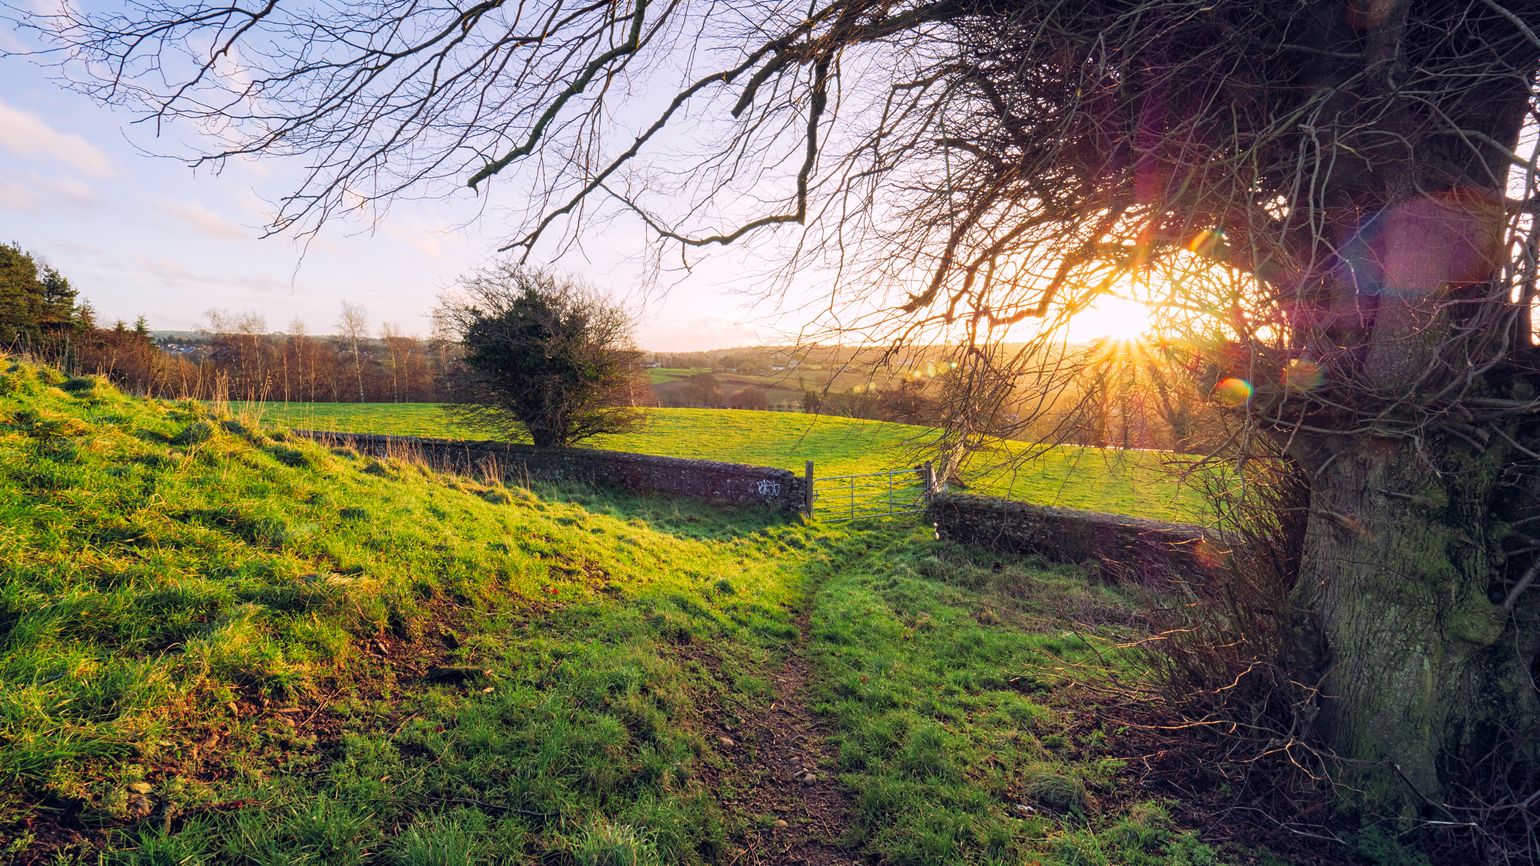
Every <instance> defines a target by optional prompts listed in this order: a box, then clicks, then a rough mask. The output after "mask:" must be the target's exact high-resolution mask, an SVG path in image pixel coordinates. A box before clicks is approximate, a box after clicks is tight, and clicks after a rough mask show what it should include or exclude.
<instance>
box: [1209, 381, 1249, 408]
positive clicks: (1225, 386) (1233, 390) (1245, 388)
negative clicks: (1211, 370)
mask: <svg viewBox="0 0 1540 866" xmlns="http://www.w3.org/2000/svg"><path fill="white" fill-rule="evenodd" d="M1214 399H1215V400H1218V401H1219V403H1220V405H1223V406H1228V407H1230V408H1231V409H1235V408H1239V407H1241V406H1244V405H1246V403H1247V401H1249V400H1250V399H1251V383H1250V382H1247V381H1246V380H1245V379H1240V378H1237V377H1235V376H1226V377H1224V378H1223V379H1220V380H1219V383H1218V384H1216V385H1215V386H1214Z"/></svg>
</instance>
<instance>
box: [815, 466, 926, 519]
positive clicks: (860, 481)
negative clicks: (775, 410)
mask: <svg viewBox="0 0 1540 866" xmlns="http://www.w3.org/2000/svg"><path fill="white" fill-rule="evenodd" d="M808 480H809V497H808V507H807V510H808V513H809V514H812V515H816V516H818V517H821V518H823V519H825V520H864V519H877V518H883V517H896V516H899V515H904V514H916V513H919V512H923V511H924V510H925V509H926V507H927V506H929V504H930V496H931V492H932V490H933V489H934V487H935V475H934V472H933V471H932V469H931V465H930V464H929V463H925V464H922V465H920V466H915V467H911V468H907V469H889V470H884V471H882V472H863V473H860V474H856V475H829V476H825V477H823V478H819V477H817V476H815V475H813V473H812V466H811V464H809V467H808Z"/></svg>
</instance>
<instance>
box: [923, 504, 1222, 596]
mask: <svg viewBox="0 0 1540 866" xmlns="http://www.w3.org/2000/svg"><path fill="white" fill-rule="evenodd" d="M929 514H930V518H931V520H933V521H934V522H935V524H936V532H937V533H938V534H939V535H940V536H941V537H943V538H947V539H951V540H953V541H958V542H961V543H964V544H972V545H976V546H979V547H985V548H988V549H990V550H998V551H1001V552H1004V553H1025V554H1036V555H1038V556H1042V557H1043V558H1045V559H1048V560H1051V561H1053V562H1067V563H1076V564H1086V565H1088V566H1089V567H1091V568H1092V569H1093V570H1095V571H1096V572H1098V573H1099V574H1100V575H1101V576H1102V577H1103V579H1106V580H1109V581H1112V580H1115V581H1125V582H1134V583H1140V584H1145V585H1158V584H1161V583H1165V582H1168V581H1171V580H1173V579H1176V580H1184V581H1193V580H1197V581H1202V580H1204V579H1205V578H1206V577H1207V576H1208V575H1209V574H1211V573H1212V572H1213V569H1215V568H1216V567H1217V566H1218V565H1219V564H1220V562H1221V561H1222V559H1223V556H1224V553H1223V550H1222V549H1221V548H1222V545H1221V544H1220V542H1219V539H1218V538H1217V537H1215V536H1214V535H1212V534H1211V533H1209V532H1208V531H1207V530H1205V529H1203V528H1202V527H1199V526H1190V525H1186V524H1180V523H1162V522H1159V521H1154V520H1141V519H1139V518H1137V517H1125V516H1123V515H1120V514H1103V513H1101V512H1096V511H1081V510H1078V509H1073V508H1052V507H1049V506H1043V505H1032V504H1029V503H1026V502H1015V501H1012V500H1008V499H997V498H994V497H991V496H973V495H968V494H952V493H940V494H937V495H936V496H935V497H934V498H933V499H932V500H931V504H930V510H929Z"/></svg>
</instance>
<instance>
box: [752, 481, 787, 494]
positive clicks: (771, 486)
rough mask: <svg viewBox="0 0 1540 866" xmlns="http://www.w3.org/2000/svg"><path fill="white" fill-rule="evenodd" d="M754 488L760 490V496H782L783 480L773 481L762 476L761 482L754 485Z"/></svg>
mask: <svg viewBox="0 0 1540 866" xmlns="http://www.w3.org/2000/svg"><path fill="white" fill-rule="evenodd" d="M754 489H755V490H756V491H758V493H759V495H760V496H780V495H781V482H779V481H771V480H770V479H768V478H761V479H760V480H759V483H758V484H756V485H754Z"/></svg>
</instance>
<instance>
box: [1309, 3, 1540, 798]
mask: <svg viewBox="0 0 1540 866" xmlns="http://www.w3.org/2000/svg"><path fill="white" fill-rule="evenodd" d="M1361 5H1362V4H1361ZM1321 8H1322V9H1323V10H1325V13H1327V14H1323V16H1322V18H1321V19H1320V27H1321V29H1320V31H1318V32H1317V34H1316V38H1317V40H1318V44H1319V45H1320V46H1321V47H1323V48H1326V49H1329V50H1330V51H1332V52H1335V53H1336V54H1337V56H1338V57H1339V58H1340V59H1337V60H1333V61H1327V62H1323V63H1321V64H1320V65H1319V67H1318V68H1317V70H1316V72H1315V75H1314V76H1313V80H1314V81H1313V83H1315V84H1316V85H1318V86H1320V87H1322V88H1323V92H1328V93H1330V94H1331V95H1330V96H1329V97H1327V98H1326V99H1325V101H1324V102H1323V107H1322V109H1321V111H1320V113H1319V115H1318V116H1317V118H1316V121H1315V122H1316V126H1317V128H1318V130H1319V132H1318V140H1319V141H1320V142H1321V145H1320V150H1319V152H1318V154H1317V159H1318V162H1317V163H1316V165H1317V166H1318V167H1319V168H1318V170H1319V177H1318V179H1317V183H1318V185H1316V186H1315V187H1314V188H1313V189H1312V190H1310V191H1308V192H1307V193H1305V194H1303V195H1302V197H1301V198H1300V200H1298V201H1297V202H1296V203H1295V207H1294V216H1295V218H1296V219H1297V220H1298V222H1297V224H1296V225H1297V227H1298V230H1299V236H1300V238H1301V241H1300V243H1299V247H1301V248H1306V247H1308V248H1309V249H1310V250H1312V251H1311V252H1310V253H1308V254H1307V255H1306V256H1304V258H1306V259H1307V260H1309V261H1310V262H1311V265H1310V266H1309V267H1308V268H1307V269H1306V272H1305V273H1302V274H1301V275H1300V278H1301V281H1302V282H1301V284H1300V285H1301V288H1300V290H1299V296H1300V297H1301V298H1302V299H1304V303H1302V304H1301V305H1300V308H1299V319H1298V321H1297V322H1296V323H1295V330H1296V345H1297V347H1298V349H1299V350H1300V353H1301V357H1304V358H1312V359H1319V360H1320V361H1321V363H1322V366H1323V367H1324V369H1325V373H1326V385H1325V388H1324V390H1323V392H1322V393H1321V394H1318V395H1316V396H1317V397H1319V398H1321V399H1319V401H1318V402H1317V403H1316V404H1315V405H1314V406H1313V407H1312V409H1311V410H1310V411H1309V413H1307V415H1308V420H1307V421H1306V422H1305V423H1304V424H1303V425H1302V426H1301V427H1297V428H1291V429H1288V430H1285V431H1281V432H1282V437H1283V439H1284V440H1285V441H1286V442H1287V443H1288V446H1289V448H1290V450H1291V452H1292V453H1293V455H1294V456H1295V457H1296V458H1297V459H1298V461H1299V464H1300V465H1301V466H1302V467H1304V468H1305V470H1306V471H1307V473H1308V474H1309V484H1310V489H1311V501H1310V513H1309V516H1308V521H1307V528H1306V532H1305V537H1304V540H1303V546H1302V549H1301V551H1300V554H1301V555H1300V572H1299V576H1298V577H1299V579H1298V583H1297V584H1296V586H1295V590H1294V598H1295V602H1296V607H1297V609H1298V610H1299V611H1301V612H1303V613H1304V614H1305V615H1306V618H1307V619H1308V620H1309V621H1311V622H1312V624H1313V626H1314V628H1313V629H1312V630H1311V631H1312V632H1313V633H1312V634H1311V641H1312V643H1313V644H1314V646H1313V647H1312V649H1313V650H1314V651H1315V652H1316V653H1317V654H1318V655H1319V658H1318V661H1319V669H1320V673H1321V676H1322V682H1321V694H1320V702H1319V715H1318V717H1317V719H1316V733H1317V734H1318V736H1319V737H1320V739H1321V740H1322V741H1323V742H1324V743H1325V744H1326V745H1327V746H1328V747H1330V748H1331V749H1332V750H1333V751H1334V752H1336V753H1337V754H1338V755H1339V756H1340V757H1341V758H1343V759H1345V760H1344V763H1343V770H1342V772H1341V777H1342V780H1343V781H1346V782H1348V784H1349V785H1351V786H1352V787H1354V788H1357V789H1358V790H1359V791H1361V798H1362V801H1363V802H1364V803H1366V804H1367V805H1369V806H1371V807H1373V808H1376V809H1387V808H1388V809H1389V810H1391V811H1393V812H1398V813H1400V814H1402V815H1406V816H1410V815H1413V814H1416V813H1418V812H1423V813H1429V812H1432V813H1440V812H1441V811H1442V809H1443V805H1444V803H1445V802H1446V798H1447V797H1448V796H1449V795H1450V794H1451V793H1452V788H1453V785H1454V784H1455V783H1456V782H1457V780H1459V779H1460V776H1461V773H1462V772H1465V771H1469V770H1470V769H1471V768H1472V767H1473V766H1474V764H1475V763H1476V762H1477V761H1478V760H1483V759H1484V760H1487V761H1490V762H1491V763H1490V764H1489V765H1486V766H1487V768H1488V770H1491V769H1492V768H1495V767H1498V766H1500V765H1501V764H1502V762H1503V760H1504V759H1508V760H1512V759H1518V760H1520V761H1525V762H1529V764H1530V766H1533V758H1534V757H1535V756H1534V754H1532V753H1533V752H1534V751H1535V740H1534V734H1535V733H1536V732H1537V731H1540V727H1537V722H1540V703H1537V699H1536V689H1535V683H1534V680H1533V679H1532V678H1531V676H1530V671H1531V666H1532V664H1533V663H1534V661H1535V658H1536V649H1537V646H1536V634H1537V629H1536V622H1537V621H1536V618H1535V616H1536V609H1535V605H1534V602H1533V601H1532V600H1531V599H1530V598H1529V597H1528V596H1526V595H1524V594H1523V593H1520V595H1519V597H1517V598H1515V599H1513V600H1512V602H1511V604H1508V603H1507V602H1509V598H1508V595H1509V594H1510V593H1511V591H1512V590H1513V588H1514V586H1515V584H1516V583H1517V582H1518V579H1516V574H1518V573H1522V572H1523V571H1525V569H1526V563H1527V562H1528V561H1529V560H1531V559H1532V558H1533V554H1527V555H1526V554H1520V553H1518V552H1516V550H1515V548H1514V547H1513V545H1512V544H1511V540H1507V536H1508V530H1509V523H1508V521H1509V520H1510V519H1512V517H1513V516H1514V515H1515V514H1516V513H1522V512H1523V511H1524V510H1525V509H1526V508H1528V509H1534V508H1535V507H1537V506H1540V503H1534V502H1529V503H1525V502H1523V501H1522V499H1523V497H1525V496H1532V495H1533V491H1534V488H1533V486H1530V485H1527V484H1526V483H1525V482H1523V481H1517V482H1516V478H1517V477H1518V476H1519V475H1521V474H1522V473H1519V472H1516V469H1517V468H1518V467H1517V462H1516V461H1517V458H1518V457H1519V456H1521V455H1522V453H1523V450H1522V448H1519V447H1517V446H1518V444H1519V443H1518V442H1516V441H1515V438H1513V437H1515V435H1517V437H1518V440H1519V441H1520V442H1521V441H1522V439H1523V437H1524V436H1525V435H1533V431H1532V430H1531V431H1524V430H1521V429H1520V428H1521V426H1522V425H1516V424H1515V423H1514V422H1513V420H1512V419H1509V420H1508V421H1507V422H1506V423H1508V424H1509V426H1508V427H1506V428H1501V429H1499V428H1500V427H1501V424H1500V423H1499V422H1493V421H1483V420H1482V419H1481V418H1480V417H1479V413H1473V412H1470V411H1469V409H1468V405H1466V404H1463V403H1462V402H1461V401H1463V400H1465V399H1467V398H1471V397H1479V398H1485V397H1490V396H1497V397H1501V396H1509V395H1511V394H1513V393H1514V389H1515V387H1517V386H1518V383H1516V382H1514V381H1512V380H1511V379H1509V378H1505V375H1506V374H1505V372H1504V371H1505V370H1509V369H1512V368H1511V367H1509V366H1505V364H1504V360H1505V358H1507V357H1509V355H1510V353H1512V352H1513V350H1514V347H1513V345H1512V344H1504V343H1503V342H1502V341H1497V340H1491V339H1489V337H1490V335H1491V330H1492V328H1493V327H1495V326H1496V325H1497V323H1500V322H1503V321H1507V320H1509V319H1504V317H1503V312H1504V307H1505V305H1506V306H1507V307H1509V308H1511V301H1510V300H1509V298H1508V296H1507V293H1506V290H1504V289H1503V288H1502V284H1501V283H1499V282H1498V281H1497V277H1498V273H1497V269H1498V263H1499V262H1500V261H1501V260H1503V258H1504V257H1505V255H1506V253H1505V251H1504V250H1503V249H1502V236H1503V227H1504V220H1505V216H1504V210H1503V206H1502V204H1501V202H1502V199H1503V194H1504V186H1505V183H1506V180H1507V176H1508V168H1509V162H1508V159H1507V156H1506V152H1507V151H1509V150H1511V149H1512V148H1513V147H1514V146H1515V145H1516V143H1517V140H1518V136H1519V131H1520V129H1521V127H1522V124H1523V119H1524V114H1525V108H1526V105H1527V102H1528V100H1529V98H1530V94H1529V91H1528V87H1529V79H1530V75H1532V72H1533V69H1532V61H1533V58H1532V57H1531V54H1532V53H1533V52H1532V51H1531V50H1530V49H1529V48H1528V47H1527V46H1521V48H1516V49H1512V50H1513V51H1515V52H1516V53H1515V54H1514V55H1513V56H1512V57H1511V58H1503V59H1501V60H1496V61H1494V62H1492V63H1490V64H1489V65H1487V66H1485V67H1466V66H1462V65H1461V64H1464V63H1465V62H1466V60H1465V56H1464V55H1460V54H1459V53H1458V52H1456V53H1451V54H1442V53H1440V52H1442V51H1443V50H1444V49H1443V47H1442V46H1441V44H1439V43H1436V42H1429V43H1428V44H1422V43H1421V42H1418V40H1423V41H1427V40H1434V39H1436V38H1437V34H1438V32H1439V31H1438V29H1437V28H1436V27H1433V26H1432V25H1433V24H1436V23H1437V22H1436V21H1433V20H1432V19H1429V20H1427V21H1419V20H1418V18H1417V17H1416V16H1417V15H1419V14H1425V15H1429V16H1431V15H1433V14H1434V13H1433V12H1431V11H1426V10H1424V11H1423V12H1418V11H1417V9H1416V7H1414V4H1411V3H1410V2H1406V0H1380V2H1375V3H1370V4H1367V5H1362V10H1360V11H1361V12H1362V13H1363V14H1359V15H1357V17H1354V16H1352V15H1349V16H1343V15H1341V13H1340V10H1339V9H1338V8H1337V7H1336V4H1323V5H1322V7H1321ZM1353 8H1357V7H1353ZM1365 10H1366V11H1365ZM1498 35H1500V34H1496V33H1494V34H1493V35H1492V36H1493V38H1492V39H1491V40H1486V39H1485V38H1483V37H1480V35H1479V34H1478V35H1477V38H1476V39H1474V40H1473V41H1472V42H1471V43H1470V44H1471V45H1482V44H1483V43H1484V42H1487V43H1489V44H1494V45H1495V44H1502V45H1505V46H1506V45H1514V44H1515V43H1514V42H1512V41H1511V40H1510V41H1505V42H1501V43H1499V42H1498V41H1497V36H1498ZM1408 40H1411V44H1408ZM1408 58H1418V60H1417V61H1416V62H1419V63H1425V64H1445V65H1448V66H1449V67H1450V68H1451V69H1456V68H1458V69H1462V70H1465V71H1469V69H1470V68H1479V69H1480V72H1481V75H1484V76H1486V77H1485V78H1480V77H1477V78H1469V79H1461V80H1455V79H1451V81H1452V82H1453V83H1451V84H1449V85H1447V86H1448V87H1450V89H1449V90H1448V91H1446V92H1443V93H1440V94H1438V95H1436V96H1435V97H1433V99H1434V100H1436V101H1437V102H1438V103H1439V105H1440V111H1442V112H1444V113H1445V115H1444V116H1442V117H1437V122H1434V120H1432V119H1430V118H1432V117H1433V115H1430V114H1429V112H1428V110H1427V104H1426V103H1424V102H1421V101H1419V100H1420V97H1416V98H1414V97H1411V96H1408V95H1406V94H1405V93H1404V92H1403V88H1402V86H1401V82H1404V81H1405V80H1406V79H1407V77H1408V75H1409V74H1410V73H1411V72H1413V71H1414V70H1411V69H1410V68H1409V66H1408V64H1409V63H1410V62H1412V61H1410V60H1409V59H1408ZM1510 61H1511V64H1512V65H1511V66H1509V67H1507V68H1505V66H1504V64H1505V63H1509V62H1510ZM1451 127H1453V128H1457V129H1459V130H1461V131H1462V132H1461V134H1460V135H1454V134H1451ZM1322 250H1326V251H1325V252H1322ZM1510 319H1511V317H1510ZM1525 336H1526V339H1527V335H1525ZM1451 395H1454V396H1451ZM1333 431H1336V432H1333ZM1528 447H1529V448H1530V449H1531V450H1533V449H1535V445H1534V444H1533V443H1531V444H1530V445H1529V446H1528ZM1536 594H1540V592H1532V593H1529V595H1531V596H1532V595H1536ZM1525 753H1530V754H1525ZM1439 817H1441V818H1445V819H1447V818H1449V817H1450V814H1448V813H1447V812H1444V813H1442V814H1439Z"/></svg>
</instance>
